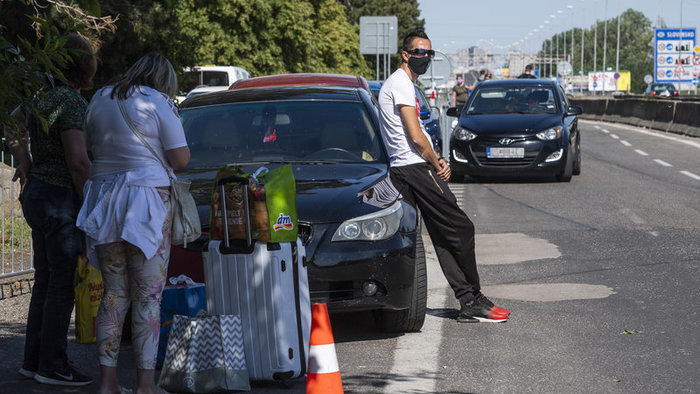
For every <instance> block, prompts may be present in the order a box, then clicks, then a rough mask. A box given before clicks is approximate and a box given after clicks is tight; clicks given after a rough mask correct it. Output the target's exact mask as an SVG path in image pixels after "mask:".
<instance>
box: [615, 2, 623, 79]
mask: <svg viewBox="0 0 700 394" xmlns="http://www.w3.org/2000/svg"><path fill="white" fill-rule="evenodd" d="M620 19H622V15H620V0H617V50H616V51H615V72H616V73H618V72H620Z"/></svg>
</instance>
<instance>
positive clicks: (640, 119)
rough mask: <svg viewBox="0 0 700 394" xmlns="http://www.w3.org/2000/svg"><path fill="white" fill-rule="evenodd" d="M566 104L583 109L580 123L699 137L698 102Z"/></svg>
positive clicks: (589, 100)
mask: <svg viewBox="0 0 700 394" xmlns="http://www.w3.org/2000/svg"><path fill="white" fill-rule="evenodd" d="M570 101H571V103H572V104H575V105H580V106H582V107H583V109H584V113H583V114H582V115H580V117H581V118H583V119H593V120H600V121H604V122H618V123H625V124H629V125H633V126H638V127H645V128H650V129H655V130H661V131H665V132H669V133H676V134H684V135H690V136H693V137H700V101H682V100H675V99H658V98H653V99H652V98H646V97H629V96H623V97H573V98H571V99H570Z"/></svg>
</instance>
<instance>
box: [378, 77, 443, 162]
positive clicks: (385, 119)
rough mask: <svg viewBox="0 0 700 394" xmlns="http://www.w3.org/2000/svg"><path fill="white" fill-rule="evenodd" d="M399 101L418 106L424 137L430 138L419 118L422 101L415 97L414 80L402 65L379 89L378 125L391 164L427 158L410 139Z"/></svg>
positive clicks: (417, 113)
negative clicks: (402, 119) (419, 101)
mask: <svg viewBox="0 0 700 394" xmlns="http://www.w3.org/2000/svg"><path fill="white" fill-rule="evenodd" d="M400 105H410V106H415V107H416V117H418V124H419V125H420V128H421V131H423V134H424V135H425V138H427V139H428V141H431V139H430V135H428V133H427V132H426V131H425V128H424V127H423V123H422V122H421V120H420V104H419V103H418V99H417V98H416V91H415V86H414V85H413V81H411V79H410V78H409V77H408V75H407V74H406V72H405V71H404V70H402V69H400V68H399V69H398V70H396V71H395V72H394V73H393V74H391V76H390V77H389V78H388V79H387V80H386V81H385V82H384V84H383V85H382V89H381V90H380V91H379V126H380V128H381V132H382V139H383V140H384V145H385V146H386V149H387V152H388V153H389V160H390V163H391V166H392V167H401V166H407V165H410V164H418V163H425V162H426V161H425V159H423V157H422V156H421V155H420V154H419V153H418V151H417V150H416V148H415V147H414V146H413V143H412V142H411V141H409V138H408V132H407V130H406V129H405V128H404V125H403V122H401V111H400V109H399V106H400Z"/></svg>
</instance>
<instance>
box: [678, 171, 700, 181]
mask: <svg viewBox="0 0 700 394" xmlns="http://www.w3.org/2000/svg"><path fill="white" fill-rule="evenodd" d="M681 174H683V175H685V176H689V177H691V178H693V179H695V180H696V181H700V175H695V174H693V173H692V172H690V171H681Z"/></svg>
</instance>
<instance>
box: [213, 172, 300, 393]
mask: <svg viewBox="0 0 700 394" xmlns="http://www.w3.org/2000/svg"><path fill="white" fill-rule="evenodd" d="M231 181H239V182H247V180H246V179H245V178H238V177H232V178H226V179H222V180H221V181H220V187H222V189H221V190H222V195H223V184H224V183H225V182H231ZM243 196H244V207H245V210H246V212H247V213H248V220H247V221H246V232H247V234H248V240H247V242H246V241H242V242H236V241H231V242H227V241H228V234H227V232H228V231H227V230H228V228H227V227H228V226H227V223H226V222H225V221H226V215H223V218H224V226H223V227H224V229H225V230H224V239H225V241H209V244H208V245H207V247H206V248H205V249H204V251H203V263H204V280H205V284H206V296H207V310H208V312H209V313H210V314H213V315H217V314H238V315H240V316H241V321H242V323H243V342H244V347H245V357H246V364H247V368H248V373H249V375H250V379H251V380H277V381H286V380H288V379H293V378H298V377H301V376H304V375H305V374H306V368H307V366H308V351H309V336H310V332H311V304H310V299H309V282H308V276H307V270H306V251H305V249H304V245H303V244H302V243H301V241H300V240H299V239H297V241H296V242H285V243H265V242H254V243H253V242H251V237H250V215H249V210H248V201H247V193H243ZM222 201H224V202H223V204H222V205H223V206H222V209H223V210H224V212H225V209H226V207H225V199H224V198H222Z"/></svg>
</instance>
